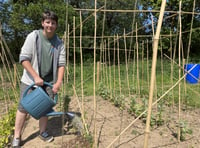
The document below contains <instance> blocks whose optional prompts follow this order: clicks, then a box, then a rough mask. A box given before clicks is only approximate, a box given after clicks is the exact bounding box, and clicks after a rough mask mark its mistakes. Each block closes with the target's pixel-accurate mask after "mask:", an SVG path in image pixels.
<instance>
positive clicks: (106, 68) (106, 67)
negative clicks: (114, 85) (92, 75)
mask: <svg viewBox="0 0 200 148" xmlns="http://www.w3.org/2000/svg"><path fill="white" fill-rule="evenodd" d="M104 47H105V70H106V86H109V84H108V66H107V44H106V40H105V46H104Z"/></svg>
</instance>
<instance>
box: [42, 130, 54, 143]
mask: <svg viewBox="0 0 200 148" xmlns="http://www.w3.org/2000/svg"><path fill="white" fill-rule="evenodd" d="M39 137H40V139H41V140H43V141H45V142H52V141H53V140H54V138H53V136H50V135H49V134H48V133H47V132H42V133H41V134H40V135H39Z"/></svg>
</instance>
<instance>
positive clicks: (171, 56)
mask: <svg viewBox="0 0 200 148" xmlns="http://www.w3.org/2000/svg"><path fill="white" fill-rule="evenodd" d="M171 33H172V32H171V31H170V35H171ZM172 53H173V47H172V36H170V58H171V59H173V55H172ZM173 66H174V64H173V60H171V75H170V76H171V84H172V85H173V83H174V81H173V73H174V67H173ZM172 106H174V90H172Z"/></svg>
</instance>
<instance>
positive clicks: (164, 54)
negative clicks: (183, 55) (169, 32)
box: [164, 54, 199, 80]
mask: <svg viewBox="0 0 200 148" xmlns="http://www.w3.org/2000/svg"><path fill="white" fill-rule="evenodd" d="M164 56H166V57H167V58H168V59H169V60H171V61H172V62H173V63H174V64H176V65H178V64H177V63H176V62H175V61H174V60H173V59H171V58H170V57H168V56H167V55H166V54H164ZM196 65H197V64H196ZM179 68H181V69H182V68H183V67H182V66H179ZM183 70H184V72H185V73H187V74H189V75H190V76H191V77H192V78H194V79H195V80H199V79H198V78H196V77H195V76H194V75H193V74H191V73H189V71H187V70H186V69H183Z"/></svg>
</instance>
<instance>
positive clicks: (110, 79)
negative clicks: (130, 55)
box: [108, 39, 112, 99]
mask: <svg viewBox="0 0 200 148" xmlns="http://www.w3.org/2000/svg"><path fill="white" fill-rule="evenodd" d="M108 64H109V84H110V85H109V90H110V99H112V77H111V63H110V41H109V39H108Z"/></svg>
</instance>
